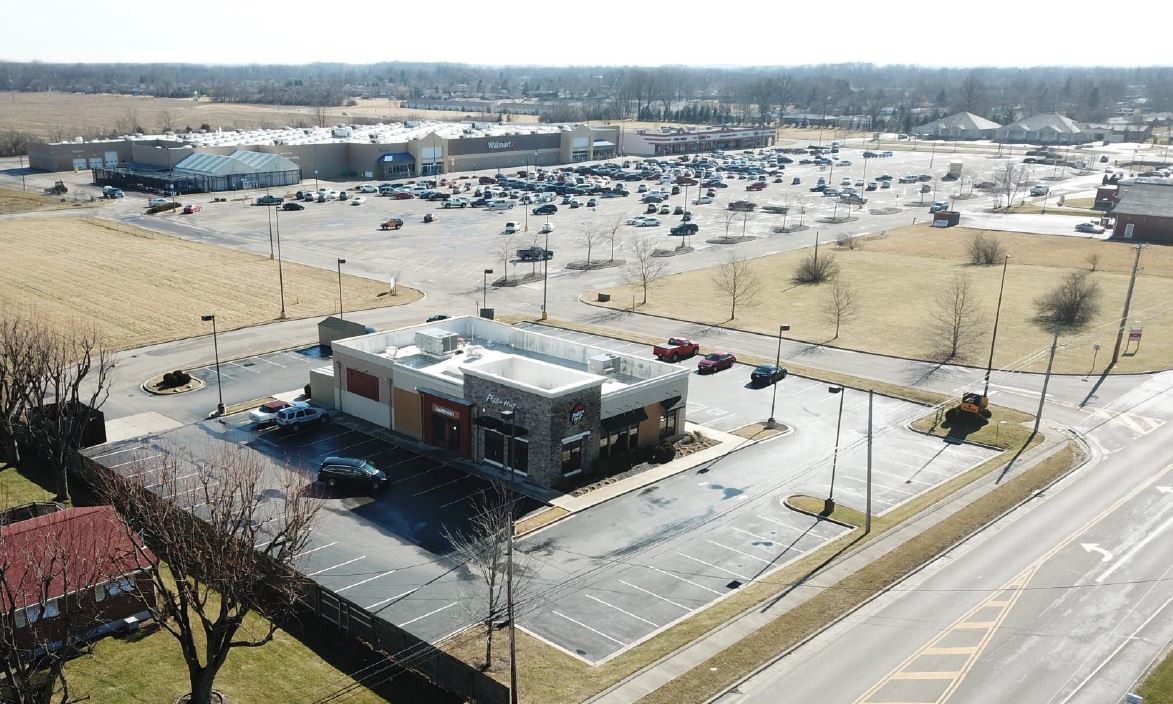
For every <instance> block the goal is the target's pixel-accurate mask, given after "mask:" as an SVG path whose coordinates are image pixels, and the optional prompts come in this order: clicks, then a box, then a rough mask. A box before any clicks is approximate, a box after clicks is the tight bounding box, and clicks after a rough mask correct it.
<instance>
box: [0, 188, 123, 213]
mask: <svg viewBox="0 0 1173 704" xmlns="http://www.w3.org/2000/svg"><path fill="white" fill-rule="evenodd" d="M75 195H76V194H73V193H69V194H66V195H63V196H50V195H45V194H43V193H41V192H40V191H36V190H28V191H17V190H14V189H10V188H0V215H11V214H13V213H31V212H33V211H36V210H69V209H71V208H99V207H101V206H102V205H104V204H105V202H104V201H101V200H93V201H91V200H89V199H88V198H84V197H81V196H78V198H77V199H75V198H74V196H75Z"/></svg>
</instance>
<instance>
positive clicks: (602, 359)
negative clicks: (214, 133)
mask: <svg viewBox="0 0 1173 704" xmlns="http://www.w3.org/2000/svg"><path fill="white" fill-rule="evenodd" d="M617 362H618V359H616V357H615V355H610V354H598V355H595V356H594V357H591V358H590V359H588V360H587V371H588V372H590V373H591V374H613V373H614V372H615V367H616V363H617Z"/></svg>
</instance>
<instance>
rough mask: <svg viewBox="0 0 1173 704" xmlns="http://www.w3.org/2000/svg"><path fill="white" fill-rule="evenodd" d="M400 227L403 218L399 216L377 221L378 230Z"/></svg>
mask: <svg viewBox="0 0 1173 704" xmlns="http://www.w3.org/2000/svg"><path fill="white" fill-rule="evenodd" d="M401 227H403V220H401V219H399V218H387V219H386V220H384V221H383V222H381V223H379V229H380V230H398V229H399V228H401Z"/></svg>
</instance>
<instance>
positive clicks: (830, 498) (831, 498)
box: [826, 386, 847, 509]
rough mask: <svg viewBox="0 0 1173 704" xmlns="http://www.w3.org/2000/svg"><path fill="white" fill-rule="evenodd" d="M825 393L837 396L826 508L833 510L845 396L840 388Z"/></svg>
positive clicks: (828, 388)
mask: <svg viewBox="0 0 1173 704" xmlns="http://www.w3.org/2000/svg"><path fill="white" fill-rule="evenodd" d="M827 392H828V393H832V394H839V420H837V421H835V451H834V452H833V453H832V455H831V489H830V491H828V492H827V502H826V507H827V508H828V509H834V508H835V469H836V467H837V466H838V464H839V431H840V430H841V429H842V427H843V397H844V396H846V395H847V393H846V392H845V390H844V388H843V387H842V386H828V387H827Z"/></svg>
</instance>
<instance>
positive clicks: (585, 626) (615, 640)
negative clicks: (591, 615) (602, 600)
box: [550, 609, 627, 648]
mask: <svg viewBox="0 0 1173 704" xmlns="http://www.w3.org/2000/svg"><path fill="white" fill-rule="evenodd" d="M550 613H552V614H554V615H555V616H561V617H562V618H564V619H566V620H567V621H570V622H571V623H573V624H575V625H576V626H582V627H583V628H585V629H587V630H588V631H590V632H591V633H594V634H595V635H600V636H603V637H604V638H606V639H607V640H609V641H611V642H612V643H618V644H619V645H621V646H623V647H625V648H626V647H627V643H624V642H623V641H621V640H619V639H618V638H612V637H611V636H609V635H607V634H606V633H603V632H602V631H599V630H596V629H594V628H591V627H590V626H588V625H586V624H585V623H583V622H581V621H575V620H574V619H572V618H570V617H569V616H567V615H566V614H564V613H562V612H561V611H554V610H552V609H551V611H550Z"/></svg>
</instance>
